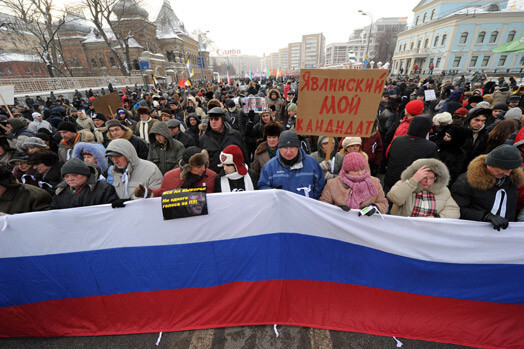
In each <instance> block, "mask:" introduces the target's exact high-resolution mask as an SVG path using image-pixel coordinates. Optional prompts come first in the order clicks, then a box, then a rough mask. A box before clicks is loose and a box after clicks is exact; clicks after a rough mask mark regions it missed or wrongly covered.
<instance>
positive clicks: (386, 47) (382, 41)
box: [370, 31, 398, 64]
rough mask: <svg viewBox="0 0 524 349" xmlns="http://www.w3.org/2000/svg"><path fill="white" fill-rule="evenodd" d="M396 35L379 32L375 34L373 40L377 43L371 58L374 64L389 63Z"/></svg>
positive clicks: (394, 33) (393, 51) (393, 50)
mask: <svg viewBox="0 0 524 349" xmlns="http://www.w3.org/2000/svg"><path fill="white" fill-rule="evenodd" d="M397 36H398V33H396V32H387V31H383V32H379V33H377V34H375V40H376V41H377V45H376V46H375V47H376V49H375V51H374V52H373V54H372V55H370V56H372V57H373V60H374V61H375V62H377V63H378V62H382V63H384V64H385V63H386V62H391V59H392V58H393V54H394V53H395V46H396V43H397Z"/></svg>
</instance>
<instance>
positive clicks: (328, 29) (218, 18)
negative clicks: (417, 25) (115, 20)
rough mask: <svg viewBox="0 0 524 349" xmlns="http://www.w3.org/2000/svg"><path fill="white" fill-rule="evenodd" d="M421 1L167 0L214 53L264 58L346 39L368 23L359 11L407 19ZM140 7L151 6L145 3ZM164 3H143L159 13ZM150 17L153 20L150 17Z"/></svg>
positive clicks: (378, 15) (367, 18)
mask: <svg viewBox="0 0 524 349" xmlns="http://www.w3.org/2000/svg"><path fill="white" fill-rule="evenodd" d="M418 2H419V0H370V1H355V0H320V1H311V0H310V1H298V0H264V1H257V2H251V1H245V0H244V1H240V0H229V1H217V0H201V1H198V2H195V1H187V0H171V6H172V7H173V10H174V11H175V13H176V15H177V16H178V17H179V18H180V19H181V20H182V21H183V22H184V24H185V26H186V29H187V30H188V31H189V32H192V31H193V30H195V29H200V30H202V31H208V30H209V33H208V35H209V36H210V38H211V39H212V40H214V41H215V43H216V46H217V49H223V50H228V49H240V50H241V52H242V54H252V55H259V56H262V55H263V54H264V53H265V54H269V53H272V52H276V51H278V49H280V48H284V47H287V44H288V43H290V42H297V41H301V40H302V34H313V33H320V32H322V33H324V36H325V37H326V44H330V43H333V42H344V41H347V39H348V36H349V34H350V33H351V31H352V30H353V29H356V28H359V27H363V26H365V25H367V24H369V22H370V19H369V17H367V16H362V15H361V14H359V13H358V10H363V11H366V12H370V13H371V14H372V15H373V17H374V19H375V20H376V19H378V18H380V17H409V19H408V24H409V20H410V19H411V18H412V12H411V11H412V9H413V8H414V7H415V6H416V5H417V3H418ZM144 3H150V1H147V0H145V1H144ZM160 6H162V0H156V1H155V4H154V5H144V7H146V8H148V9H151V12H150V13H152V14H153V13H154V14H155V15H156V13H157V12H158V9H159V8H160ZM150 19H154V18H150Z"/></svg>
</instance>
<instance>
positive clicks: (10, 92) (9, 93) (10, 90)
mask: <svg viewBox="0 0 524 349" xmlns="http://www.w3.org/2000/svg"><path fill="white" fill-rule="evenodd" d="M0 96H2V98H0V101H2V104H4V103H5V104H7V105H14V104H15V87H14V86H12V85H5V86H0Z"/></svg>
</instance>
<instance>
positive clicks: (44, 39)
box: [0, 0, 73, 77]
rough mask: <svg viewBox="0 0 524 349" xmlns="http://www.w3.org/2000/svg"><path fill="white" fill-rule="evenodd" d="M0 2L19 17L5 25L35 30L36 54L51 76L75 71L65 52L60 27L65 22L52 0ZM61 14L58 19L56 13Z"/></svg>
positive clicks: (15, 30) (6, 0)
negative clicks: (70, 65) (70, 66)
mask: <svg viewBox="0 0 524 349" xmlns="http://www.w3.org/2000/svg"><path fill="white" fill-rule="evenodd" d="M0 5H2V6H4V7H5V8H7V9H8V11H9V12H10V13H11V14H12V15H13V17H14V18H16V21H14V22H13V23H7V24H6V26H7V27H8V28H9V29H10V30H13V31H14V32H17V33H20V34H26V35H27V33H29V34H32V35H33V36H34V37H35V38H36V39H37V41H38V46H39V47H38V48H37V50H36V54H37V55H38V56H39V57H40V58H41V59H42V61H43V62H44V63H45V65H46V67H47V70H48V72H49V76H51V77H54V76H56V75H63V76H66V75H70V76H72V75H73V74H72V71H71V69H70V68H69V66H68V65H67V62H66V60H65V59H64V57H63V56H62V50H61V46H60V42H59V37H58V34H57V33H58V30H59V29H60V27H61V26H62V25H63V24H64V14H63V13H62V14H59V12H58V11H57V10H56V8H55V7H54V4H53V0H0ZM57 13H58V14H59V15H58V16H57V18H56V20H55V14H57Z"/></svg>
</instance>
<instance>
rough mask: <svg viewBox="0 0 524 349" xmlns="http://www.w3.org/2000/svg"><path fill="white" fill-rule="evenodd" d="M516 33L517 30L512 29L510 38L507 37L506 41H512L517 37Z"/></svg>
mask: <svg viewBox="0 0 524 349" xmlns="http://www.w3.org/2000/svg"><path fill="white" fill-rule="evenodd" d="M515 34H517V32H516V31H514V30H512V31H510V32H509V34H508V38H507V39H506V42H511V41H513V40H514V39H515Z"/></svg>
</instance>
